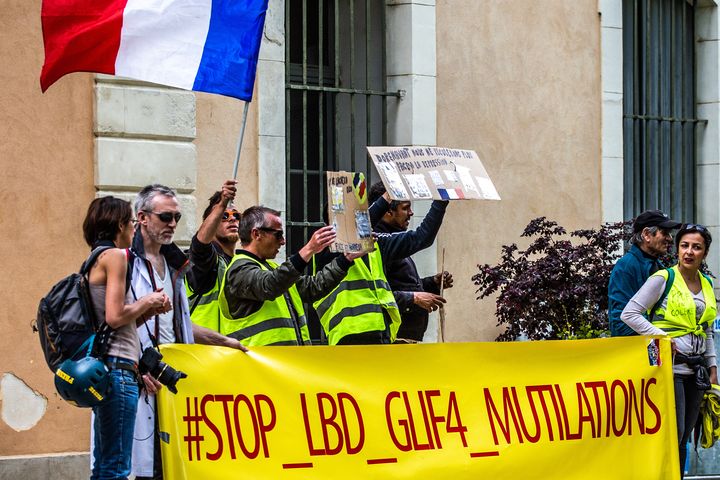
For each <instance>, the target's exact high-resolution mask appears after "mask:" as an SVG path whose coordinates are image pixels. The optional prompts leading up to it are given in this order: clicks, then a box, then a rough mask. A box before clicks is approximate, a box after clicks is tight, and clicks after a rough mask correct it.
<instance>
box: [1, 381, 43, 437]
mask: <svg viewBox="0 0 720 480" xmlns="http://www.w3.org/2000/svg"><path fill="white" fill-rule="evenodd" d="M0 401H2V419H3V421H4V422H5V423H6V424H7V425H8V426H9V427H10V428H12V429H13V430H15V431H16V432H22V431H23V430H30V429H31V428H33V427H34V426H35V425H37V423H38V422H39V421H40V419H41V418H42V417H43V415H45V412H46V411H47V398H45V396H44V395H42V394H40V393H39V392H36V391H35V390H33V389H32V388H30V387H29V386H28V385H27V384H26V383H25V382H24V381H22V380H21V379H19V378H18V377H16V376H15V375H13V374H12V373H6V374H4V375H3V376H2V380H0Z"/></svg>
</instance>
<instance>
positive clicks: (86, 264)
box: [80, 245, 113, 275]
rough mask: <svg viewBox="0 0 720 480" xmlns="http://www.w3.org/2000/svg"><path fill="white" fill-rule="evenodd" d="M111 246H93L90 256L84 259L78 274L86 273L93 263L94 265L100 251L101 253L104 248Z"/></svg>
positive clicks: (108, 248) (107, 248)
mask: <svg viewBox="0 0 720 480" xmlns="http://www.w3.org/2000/svg"><path fill="white" fill-rule="evenodd" d="M111 248H113V247H110V246H107V245H104V246H101V247H97V248H95V249H94V250H93V251H92V252H90V256H89V257H88V258H87V260H85V261H84V262H83V264H82V266H81V267H80V275H86V274H87V273H88V272H89V271H90V269H91V268H92V266H93V265H95V262H96V261H97V259H98V257H99V256H100V254H101V253H103V252H104V251H105V250H110V249H111Z"/></svg>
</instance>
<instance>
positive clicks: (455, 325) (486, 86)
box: [437, 0, 601, 341]
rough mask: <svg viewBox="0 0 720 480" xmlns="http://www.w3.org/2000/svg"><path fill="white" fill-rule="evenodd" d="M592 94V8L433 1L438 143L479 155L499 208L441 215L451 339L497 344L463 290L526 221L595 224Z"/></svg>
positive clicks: (481, 311)
mask: <svg viewBox="0 0 720 480" xmlns="http://www.w3.org/2000/svg"><path fill="white" fill-rule="evenodd" d="M600 94H601V88H600V19H599V16H598V13H597V1H596V0H553V1H537V0H516V1H513V2H509V1H506V2H487V1H482V2H478V1H476V0H439V1H438V2H437V143H438V145H442V146H450V147H456V148H469V149H473V150H475V151H477V152H478V154H479V156H480V158H481V159H482V160H483V163H484V165H485V167H486V168H487V170H488V173H489V174H490V177H491V178H492V179H493V181H494V183H495V185H496V187H497V189H498V191H499V193H500V195H501V197H502V201H501V202H480V203H476V202H472V203H470V202H467V203H464V202H458V203H453V204H452V205H450V208H449V211H448V215H447V220H446V221H445V224H444V226H443V230H442V232H441V234H440V237H439V248H440V250H439V251H440V252H441V251H442V250H441V249H442V248H443V247H444V248H445V252H446V253H445V258H446V268H447V269H448V270H450V271H451V272H453V274H454V276H455V287H454V288H453V289H451V290H448V291H447V298H448V307H447V313H446V315H447V337H448V338H449V340H453V341H474V340H492V339H494V338H495V336H496V335H497V333H498V329H497V327H496V326H495V323H496V321H495V317H494V311H495V304H494V299H486V300H482V301H477V300H475V297H476V294H475V286H474V285H473V284H472V281H471V280H470V279H471V277H472V275H474V274H475V273H476V272H477V267H476V265H477V264H479V263H480V264H482V263H491V264H494V263H496V262H497V261H498V260H499V257H500V247H501V245H503V244H509V243H512V242H518V244H519V245H520V246H521V247H522V246H523V245H526V243H523V242H522V239H520V233H521V232H522V230H523V228H524V226H525V225H526V224H527V223H528V222H529V220H531V219H532V218H535V217H538V216H541V215H544V216H547V217H548V218H551V219H555V220H557V221H558V222H559V223H560V224H561V225H563V226H565V227H566V228H568V229H575V228H584V227H594V226H598V225H599V224H600V222H601V197H600V166H601V165H600V140H601V137H600V135H601V124H600ZM438 258H441V255H440V254H439V255H438Z"/></svg>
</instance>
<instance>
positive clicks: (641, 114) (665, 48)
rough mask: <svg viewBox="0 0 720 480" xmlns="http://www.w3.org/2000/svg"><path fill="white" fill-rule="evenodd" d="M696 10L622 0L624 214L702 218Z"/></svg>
mask: <svg viewBox="0 0 720 480" xmlns="http://www.w3.org/2000/svg"><path fill="white" fill-rule="evenodd" d="M694 20H695V8H694V2H693V1H688V0H623V140H624V145H623V155H624V185H623V187H624V203H623V207H624V215H625V218H632V217H634V216H636V215H637V214H639V213H641V212H642V211H644V210H647V209H652V208H659V209H661V210H663V211H665V212H666V213H667V214H669V215H670V216H671V218H677V219H682V220H684V221H693V220H694V218H695V135H696V127H697V124H698V122H701V120H698V119H697V118H695V21H694Z"/></svg>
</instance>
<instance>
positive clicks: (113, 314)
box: [83, 197, 170, 480]
mask: <svg viewBox="0 0 720 480" xmlns="http://www.w3.org/2000/svg"><path fill="white" fill-rule="evenodd" d="M133 224H134V220H133V218H132V209H131V207H130V203H128V202H126V201H124V200H121V199H119V198H114V197H103V198H97V199H95V200H93V201H92V203H90V207H89V208H88V212H87V215H86V217H85V221H84V222H83V235H84V237H85V241H86V242H87V244H88V245H90V247H91V248H93V249H94V248H97V247H100V246H111V247H116V248H110V249H108V250H105V251H104V252H103V253H102V254H101V255H100V257H99V258H98V260H97V262H96V263H95V265H94V266H93V267H92V269H91V270H90V273H89V284H90V295H91V298H92V303H93V307H94V308H95V312H96V314H97V318H98V320H102V319H104V320H105V321H106V322H107V324H108V325H109V326H110V327H111V328H112V329H113V332H112V334H111V336H110V340H109V343H108V352H107V356H106V358H105V364H106V365H107V366H108V369H110V379H111V380H110V385H111V386H110V392H109V395H108V396H107V397H106V399H105V400H104V401H103V402H102V403H101V404H100V405H98V406H96V407H93V413H94V417H95V418H94V423H93V428H94V445H93V468H92V475H91V477H90V478H91V479H92V480H106V479H107V480H110V479H113V480H115V479H126V478H127V477H128V475H129V474H130V461H131V454H132V443H133V430H134V426H135V414H136V412H137V402H138V380H137V362H138V359H139V358H140V340H139V339H138V335H137V323H141V322H142V320H141V319H144V318H148V317H150V316H151V315H155V314H159V313H164V312H166V311H168V310H170V300H169V298H168V297H167V295H165V294H164V293H162V292H155V293H152V294H149V295H146V296H144V297H141V298H139V299H138V300H137V301H135V302H133V300H132V297H128V295H127V294H126V285H125V279H126V274H127V265H128V261H127V254H126V250H125V249H127V248H129V247H130V244H131V242H132V237H133Z"/></svg>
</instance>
